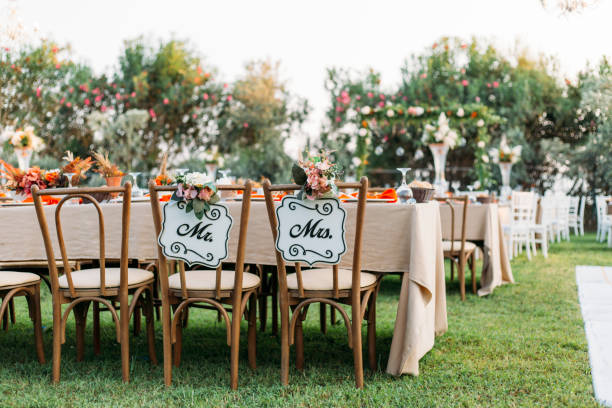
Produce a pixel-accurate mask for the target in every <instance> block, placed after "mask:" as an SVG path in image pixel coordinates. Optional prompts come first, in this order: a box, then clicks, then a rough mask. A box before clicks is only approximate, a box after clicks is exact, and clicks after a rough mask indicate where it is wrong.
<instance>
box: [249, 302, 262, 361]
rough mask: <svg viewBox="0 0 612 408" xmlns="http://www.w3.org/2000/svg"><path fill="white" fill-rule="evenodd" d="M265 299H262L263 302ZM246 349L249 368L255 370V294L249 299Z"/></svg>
mask: <svg viewBox="0 0 612 408" xmlns="http://www.w3.org/2000/svg"><path fill="white" fill-rule="evenodd" d="M265 299H266V298H265V297H264V300H265ZM264 324H265V322H264ZM264 328H265V327H264ZM247 347H248V350H249V367H251V369H253V370H255V369H256V368H257V296H256V295H255V293H252V294H251V297H250V298H249V331H248V345H247Z"/></svg>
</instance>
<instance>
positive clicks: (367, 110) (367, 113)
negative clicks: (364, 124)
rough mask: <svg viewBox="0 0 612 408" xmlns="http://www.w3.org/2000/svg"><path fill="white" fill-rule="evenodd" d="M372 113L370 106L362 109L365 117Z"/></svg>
mask: <svg viewBox="0 0 612 408" xmlns="http://www.w3.org/2000/svg"><path fill="white" fill-rule="evenodd" d="M370 112H372V109H371V108H370V107H369V106H364V107H363V108H361V113H363V114H364V115H369V114H370Z"/></svg>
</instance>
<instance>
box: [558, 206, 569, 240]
mask: <svg viewBox="0 0 612 408" xmlns="http://www.w3.org/2000/svg"><path fill="white" fill-rule="evenodd" d="M555 203H556V204H557V216H556V232H557V242H561V239H565V240H567V241H569V240H570V235H569V213H570V197H568V196H564V195H561V196H557V197H555Z"/></svg>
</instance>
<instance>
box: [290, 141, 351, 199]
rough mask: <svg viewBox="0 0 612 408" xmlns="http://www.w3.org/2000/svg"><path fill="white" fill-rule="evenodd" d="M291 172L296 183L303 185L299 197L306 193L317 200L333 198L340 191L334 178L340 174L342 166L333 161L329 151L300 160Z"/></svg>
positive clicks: (309, 197) (301, 197)
mask: <svg viewBox="0 0 612 408" xmlns="http://www.w3.org/2000/svg"><path fill="white" fill-rule="evenodd" d="M291 172H292V174H293V180H294V181H295V183H296V184H300V185H301V186H302V189H301V190H300V192H299V193H298V198H299V199H303V198H304V194H305V195H306V198H308V199H309V200H317V199H320V198H332V197H335V196H336V194H337V193H338V189H337V188H336V185H335V184H334V180H335V179H336V178H337V177H338V176H339V174H340V166H338V165H337V164H333V163H331V162H330V160H329V158H328V154H327V153H324V152H321V154H320V155H319V156H308V157H307V158H306V159H305V160H300V161H298V163H296V164H294V165H293V169H292V171H291Z"/></svg>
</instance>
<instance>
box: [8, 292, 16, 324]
mask: <svg viewBox="0 0 612 408" xmlns="http://www.w3.org/2000/svg"><path fill="white" fill-rule="evenodd" d="M14 300H15V299H14V298H13V299H11V300H10V302H9V313H10V315H11V323H12V324H15V302H14Z"/></svg>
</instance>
